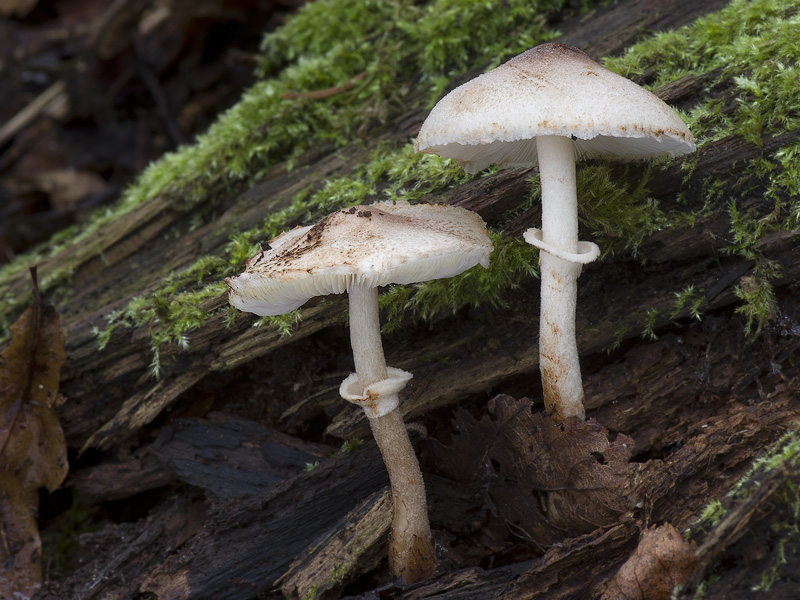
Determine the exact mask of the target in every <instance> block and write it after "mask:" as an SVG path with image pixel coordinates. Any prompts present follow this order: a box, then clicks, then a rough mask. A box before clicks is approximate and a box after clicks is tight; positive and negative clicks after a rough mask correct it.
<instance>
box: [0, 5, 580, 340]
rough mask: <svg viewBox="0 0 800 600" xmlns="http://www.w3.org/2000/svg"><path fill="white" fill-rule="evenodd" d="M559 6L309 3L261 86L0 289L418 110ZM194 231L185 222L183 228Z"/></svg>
mask: <svg viewBox="0 0 800 600" xmlns="http://www.w3.org/2000/svg"><path fill="white" fill-rule="evenodd" d="M565 4H566V2H565V1H564V0H535V1H533V2H531V1H530V0H487V1H486V2H481V3H476V2H467V1H464V0H429V1H428V2H412V1H411V0H390V1H388V2H382V1H378V0H344V1H342V0H335V1H333V0H318V1H317V2H313V3H308V4H306V5H305V6H303V7H302V8H301V9H300V10H299V11H298V12H297V14H295V15H293V16H292V17H291V18H289V19H287V23H286V24H285V25H284V26H283V27H281V28H280V29H278V30H277V31H276V32H274V33H271V34H269V35H267V36H265V38H264V41H263V44H262V51H263V58H262V60H261V64H260V72H261V76H262V80H261V81H259V82H258V83H256V84H255V85H254V86H253V87H252V88H251V89H249V90H248V91H246V92H245V93H244V95H243V96H242V98H241V100H240V101H239V102H238V103H237V104H236V105H235V106H233V107H232V108H230V109H229V110H227V111H226V112H225V113H223V114H222V115H221V116H220V117H219V119H218V120H217V122H216V123H215V124H214V125H212V126H211V127H210V128H209V130H208V131H207V132H206V133H205V134H203V135H200V136H198V138H197V140H196V142H195V143H194V144H193V145H191V146H185V147H182V148H179V149H178V150H176V151H175V152H172V153H169V154H167V155H165V156H164V157H163V158H162V159H160V160H159V161H157V162H155V163H153V164H151V165H150V166H149V167H148V168H147V169H146V170H145V171H144V172H143V173H142V174H141V175H140V176H139V178H138V179H137V181H136V184H135V185H133V186H132V187H130V188H129V189H127V190H126V191H125V192H124V194H123V197H122V199H121V201H120V202H119V203H118V204H117V205H116V206H114V207H112V208H106V209H102V210H100V211H98V212H97V213H96V214H94V215H93V216H92V218H91V219H90V220H89V221H88V223H86V224H84V225H82V226H80V227H74V228H70V230H68V231H65V232H63V233H62V234H59V235H57V236H56V237H54V238H53V239H52V240H50V241H49V242H48V243H47V244H44V245H42V246H41V247H40V248H38V249H36V250H35V251H33V252H31V253H30V254H29V255H27V256H24V257H20V258H19V259H18V260H16V261H15V262H14V263H12V264H11V265H8V266H6V267H4V268H3V269H0V286H2V282H3V281H4V280H6V279H10V278H12V276H13V275H15V274H16V273H19V272H20V271H22V270H24V269H25V268H27V267H28V266H30V265H33V264H36V263H39V262H41V261H42V260H43V259H45V258H47V257H51V256H55V255H58V254H59V253H61V252H63V251H64V250H66V249H67V248H75V247H77V246H80V247H81V248H82V250H81V251H80V252H69V253H65V254H64V256H63V257H62V261H61V262H62V264H61V265H60V267H59V268H60V269H64V270H66V271H74V270H75V269H77V268H78V267H79V266H80V264H81V263H82V262H84V261H85V260H87V259H88V258H91V257H92V256H96V255H98V254H100V253H102V251H103V248H102V247H96V246H95V245H94V243H93V242H92V241H91V240H92V238H94V237H95V236H96V234H97V232H98V231H100V230H101V229H102V228H104V227H106V226H107V225H109V224H110V223H113V222H117V221H119V220H120V219H121V218H122V217H123V216H125V215H127V214H129V213H130V212H131V211H133V210H134V209H136V208H137V207H138V206H140V205H142V204H143V203H146V202H150V201H152V200H154V199H155V198H162V199H163V198H166V199H168V201H169V202H168V205H169V206H171V207H172V208H173V209H174V210H176V211H182V212H188V211H195V210H197V209H198V205H200V204H203V203H207V202H208V201H209V200H210V196H212V195H215V194H222V195H224V194H230V193H232V189H233V188H234V187H235V186H242V187H243V186H247V185H251V184H252V183H253V182H255V181H257V180H258V179H260V178H262V177H263V176H264V174H265V173H266V172H267V171H268V170H270V169H271V168H273V167H274V166H276V165H277V164H279V163H283V164H284V165H285V166H286V167H287V168H291V167H292V165H293V164H295V162H296V161H297V159H298V158H299V157H300V156H301V155H302V154H303V153H305V152H306V151H308V150H309V149H311V148H318V147H320V146H325V145H327V146H329V147H331V148H334V147H338V146H343V145H345V144H348V143H352V142H353V141H355V140H357V139H358V138H359V136H360V135H361V133H360V132H363V130H364V128H367V127H369V126H370V125H371V124H372V123H373V122H374V120H375V119H376V118H378V119H383V118H385V117H386V116H387V115H388V114H389V113H390V112H392V111H397V110H403V111H409V110H414V109H415V108H416V109H422V108H423V107H424V106H425V105H426V104H428V103H430V102H431V100H432V99H434V98H435V96H436V94H437V93H438V91H439V87H437V85H436V84H435V82H434V80H437V81H439V82H441V80H442V78H443V77H444V78H447V79H449V77H450V76H451V75H452V74H453V73H454V72H462V71H464V70H465V69H467V68H470V67H472V66H474V65H480V64H489V63H491V62H492V61H494V62H496V61H497V60H499V59H500V58H501V57H506V56H510V55H513V54H515V53H517V52H519V51H521V50H523V49H524V47H525V46H527V45H533V44H535V43H538V42H540V41H544V40H546V39H550V38H552V37H553V36H554V35H555V33H554V32H553V31H552V30H550V29H547V28H546V27H545V23H546V21H547V18H548V17H549V16H552V15H553V14H554V13H556V12H557V11H560V10H562V8H563V7H564V5H565ZM587 4H591V3H589V2H587ZM431 40H436V43H434V44H431ZM456 48H457V51H456ZM359 74H365V75H366V76H365V77H364V78H363V79H362V80H360V81H359V82H358V83H357V85H355V86H354V87H352V88H351V89H349V90H346V91H342V92H341V93H338V94H334V95H332V96H330V97H329V98H326V99H324V100H316V99H311V98H304V97H300V98H297V97H287V94H291V93H302V92H311V91H315V90H319V89H326V88H331V87H335V86H339V85H341V84H343V83H345V82H348V81H351V80H353V78H354V77H356V76H357V75H359ZM420 75H421V76H422V78H421V80H420V83H418V84H417V91H416V93H415V94H411V93H410V91H411V87H410V82H411V81H412V80H413V79H414V78H418V77H419V76H420ZM284 216H285V215H284ZM276 221H281V219H280V218H279V219H276ZM196 226H197V220H196V219H194V220H193V221H192V223H190V225H189V228H190V229H191V228H192V227H196ZM179 233H180V232H179ZM276 233H277V232H276ZM66 254H69V258H67V256H66ZM54 283H55V282H54ZM60 283H62V284H66V283H67V282H66V281H64V280H60ZM0 296H2V306H0V309H2V310H3V313H2V314H3V315H6V314H9V313H11V312H13V311H15V310H18V309H19V307H20V305H21V304H22V303H23V302H25V300H26V298H19V297H16V296H14V295H13V294H5V293H0ZM3 318H5V317H3ZM4 326H5V328H6V330H7V324H5V325H4V324H3V323H2V322H0V327H4Z"/></svg>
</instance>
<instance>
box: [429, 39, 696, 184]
mask: <svg viewBox="0 0 800 600" xmlns="http://www.w3.org/2000/svg"><path fill="white" fill-rule="evenodd" d="M539 135H559V136H566V137H572V139H573V140H574V141H575V153H576V157H577V158H612V159H618V160H644V159H649V158H654V157H656V156H661V155H669V156H679V155H682V154H686V153H688V152H692V151H694V149H695V139H694V137H693V136H692V134H691V132H690V131H689V129H688V128H687V127H686V125H685V124H684V123H683V121H682V120H681V118H680V117H679V116H678V115H677V114H676V113H675V111H674V110H673V109H672V108H670V107H669V106H668V105H667V104H665V103H664V102H663V101H662V100H661V99H660V98H658V97H657V96H655V95H654V94H652V93H650V92H648V91H647V90H645V89H643V88H641V87H639V86H638V85H636V84H635V83H634V82H632V81H630V80H629V79H626V78H624V77H622V76H620V75H617V74H616V73H614V72H612V71H609V70H608V69H606V68H604V67H601V66H600V65H598V64H597V63H596V62H594V61H593V60H592V59H591V58H589V57H588V56H587V55H586V54H584V53H583V52H581V51H580V50H578V49H576V48H572V47H571V46H565V45H563V44H541V45H539V46H536V47H535V48H531V49H530V50H528V51H526V52H524V53H522V54H520V55H519V56H516V57H514V58H512V59H511V60H509V61H508V62H506V63H505V64H502V65H500V66H499V67H497V68H496V69H493V70H492V71H489V72H488V73H484V74H483V75H479V76H478V77H476V78H475V79H473V80H471V81H468V82H467V83H465V84H463V85H462V86H460V87H458V88H456V89H455V90H453V91H452V92H450V93H449V94H448V95H447V96H445V97H444V98H442V100H440V101H439V103H438V104H437V105H436V106H435V107H434V108H433V110H432V111H431V113H430V114H429V115H428V118H427V119H426V120H425V122H424V123H423V125H422V128H421V129H420V132H419V135H418V136H417V139H416V141H415V143H414V150H415V151H418V152H428V153H433V154H439V155H440V156H444V157H447V158H452V159H454V160H455V161H456V162H458V163H459V164H460V165H461V166H462V167H463V168H464V170H466V171H468V172H471V173H475V172H477V171H480V170H482V169H484V168H486V167H488V166H489V165H498V166H501V167H508V166H531V165H534V164H536V141H535V138H536V136H539Z"/></svg>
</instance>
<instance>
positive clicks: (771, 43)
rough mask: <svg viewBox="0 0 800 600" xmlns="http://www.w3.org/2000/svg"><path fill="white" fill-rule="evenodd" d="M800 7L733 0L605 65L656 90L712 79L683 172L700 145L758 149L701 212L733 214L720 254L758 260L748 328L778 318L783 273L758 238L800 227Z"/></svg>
mask: <svg viewBox="0 0 800 600" xmlns="http://www.w3.org/2000/svg"><path fill="white" fill-rule="evenodd" d="M798 29H800V7H798V6H797V3H796V2H792V1H787V0H760V1H755V2H748V1H744V0H735V1H733V2H731V3H730V5H729V6H727V7H726V8H725V9H723V10H721V11H719V12H717V13H714V14H710V15H707V16H705V17H703V18H700V19H698V20H697V21H696V22H695V23H694V24H692V25H691V26H688V27H684V28H681V29H678V30H676V31H670V32H665V33H660V34H657V35H654V36H652V37H651V38H649V39H647V40H645V41H643V42H642V43H640V44H637V45H635V46H633V47H631V48H629V49H628V50H627V52H626V53H625V54H624V55H623V56H622V57H619V58H609V59H607V60H606V61H605V65H606V66H607V67H609V68H610V69H613V70H614V71H617V72H618V73H620V74H622V75H624V76H626V77H630V78H634V79H638V80H643V81H644V82H645V83H646V84H647V86H649V87H650V88H652V89H653V90H658V89H659V88H662V87H664V86H666V85H668V84H669V83H671V82H673V81H676V80H678V79H680V78H681V77H695V78H701V79H703V80H704V81H707V88H708V90H709V92H708V94H707V95H706V97H705V98H704V99H703V102H702V103H700V104H698V105H696V106H694V107H692V108H691V109H689V110H688V111H687V113H686V114H685V119H686V121H687V123H688V124H689V127H690V129H691V130H692V132H693V133H694V134H695V136H696V137H697V138H698V141H699V143H698V155H697V157H695V158H694V159H693V160H690V161H687V163H686V164H687V173H691V169H692V164H693V163H696V162H697V161H698V160H699V157H700V156H701V155H702V152H703V149H704V148H705V147H707V146H709V145H710V144H712V143H714V142H718V141H720V140H724V139H726V138H743V139H744V140H745V141H746V142H747V143H749V144H752V145H753V146H755V147H756V148H758V149H760V150H761V152H758V153H757V157H756V158H754V159H752V160H750V161H748V162H747V163H746V164H743V165H736V168H735V169H731V172H730V173H729V174H726V175H723V176H720V177H716V178H713V179H709V180H707V181H705V182H704V189H705V194H706V197H705V200H706V202H705V206H704V208H703V210H704V211H727V212H728V214H729V215H730V221H731V238H730V243H729V244H728V245H727V246H726V247H724V248H723V252H726V253H729V254H738V255H741V256H744V257H746V258H748V259H749V260H752V261H753V262H755V264H756V277H757V280H758V283H757V285H755V286H747V287H748V289H744V287H745V286H744V285H743V286H740V287H739V288H738V289H737V295H738V296H739V298H741V299H742V300H743V301H744V304H743V306H742V308H741V309H740V312H742V313H743V314H744V315H745V316H746V318H747V324H746V329H747V333H748V334H757V333H758V332H759V331H761V329H762V328H763V326H764V325H765V324H766V323H767V322H769V321H770V320H771V319H772V318H773V316H774V310H773V309H774V300H771V298H773V293H772V291H771V284H772V282H773V281H774V280H775V279H776V278H777V277H778V276H779V274H780V269H779V268H778V267H777V266H776V265H774V264H770V263H769V261H767V260H766V259H765V258H764V256H763V255H762V254H761V253H760V252H759V250H758V248H757V246H758V242H759V240H761V239H763V238H764V236H766V235H768V234H769V233H772V232H775V231H778V230H791V229H797V227H798V224H799V223H800V219H799V217H800V144H798V142H797V141H796V139H797V135H796V134H797V131H798V130H800V95H798V94H797V89H798V84H800V46H798V44H797V31H798ZM787 133H794V134H795V135H789V136H787V142H786V143H785V144H778V148H777V149H775V150H771V151H766V150H764V148H765V145H766V142H768V141H769V142H770V143H769V145H770V146H771V147H774V146H775V144H774V143H773V140H775V139H778V138H779V137H780V136H782V135H786V134H787ZM752 195H760V196H761V197H762V199H763V203H762V204H763V206H764V208H759V210H755V209H749V210H743V209H742V208H741V207H742V205H743V201H744V200H745V199H747V198H748V197H750V196H752Z"/></svg>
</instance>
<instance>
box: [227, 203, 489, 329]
mask: <svg viewBox="0 0 800 600" xmlns="http://www.w3.org/2000/svg"><path fill="white" fill-rule="evenodd" d="M269 246H270V247H269V249H267V250H265V251H264V252H259V253H258V254H256V255H255V256H253V257H252V258H251V259H250V260H248V261H247V269H246V270H245V272H244V273H242V274H241V275H239V276H237V277H229V278H227V279H226V280H225V281H226V282H227V284H228V287H229V289H228V300H229V302H230V303H231V304H232V305H233V306H235V307H236V308H238V309H240V310H243V311H247V312H252V313H255V314H257V315H262V316H266V315H280V314H284V313H287V312H289V311H291V310H294V309H295V308H298V307H299V306H301V305H303V304H304V303H305V302H306V301H307V300H309V299H310V298H313V297H314V296H322V295H326V294H340V293H342V292H345V291H346V290H347V289H348V288H349V287H350V286H352V285H361V286H366V287H378V286H382V285H387V284H390V283H415V282H419V281H429V280H431V279H440V278H444V277H452V276H453V275H457V274H459V273H461V272H462V271H465V270H466V269H468V268H470V267H473V266H475V265H476V264H481V265H483V266H484V267H488V266H489V254H490V253H491V251H492V244H491V241H490V240H489V236H488V233H487V231H486V225H485V224H484V222H483V220H482V219H481V218H480V217H479V216H478V215H477V214H475V213H473V212H471V211H469V210H466V209H463V208H458V207H455V206H447V205H431V204H416V205H411V204H409V203H408V202H396V203H392V202H379V203H376V204H372V205H369V206H354V207H352V208H349V209H345V210H340V211H337V212H335V213H333V214H330V215H328V216H327V217H325V218H324V219H322V220H321V221H320V222H319V223H317V224H315V225H311V226H308V227H298V228H295V229H293V230H292V231H287V232H284V233H282V234H281V235H279V236H278V237H276V238H275V239H273V240H271V241H270V243H269Z"/></svg>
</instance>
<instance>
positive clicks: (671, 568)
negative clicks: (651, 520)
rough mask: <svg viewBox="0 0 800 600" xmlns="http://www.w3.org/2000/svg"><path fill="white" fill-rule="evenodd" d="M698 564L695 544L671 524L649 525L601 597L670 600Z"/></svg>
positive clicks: (628, 599)
mask: <svg viewBox="0 0 800 600" xmlns="http://www.w3.org/2000/svg"><path fill="white" fill-rule="evenodd" d="M696 565H697V558H696V556H695V547H694V544H692V543H689V542H687V541H686V540H685V539H684V538H683V536H682V535H681V534H680V533H678V530H677V529H675V528H674V527H673V526H672V525H670V524H669V523H667V524H666V525H662V526H661V527H656V528H653V529H647V530H646V531H644V532H643V533H642V537H641V539H640V540H639V545H638V546H637V548H636V550H634V552H633V554H631V556H630V558H629V559H628V560H627V561H625V564H624V565H622V567H621V568H620V570H619V571H618V572H617V574H616V575H615V576H614V578H613V579H612V580H611V582H610V583H609V584H608V587H607V588H606V591H605V592H604V593H603V596H602V600H662V599H663V600H669V598H670V597H671V595H672V591H673V590H674V589H675V586H677V585H681V584H683V583H685V582H686V580H687V579H689V576H690V575H691V574H692V571H694V569H695V567H696Z"/></svg>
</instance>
